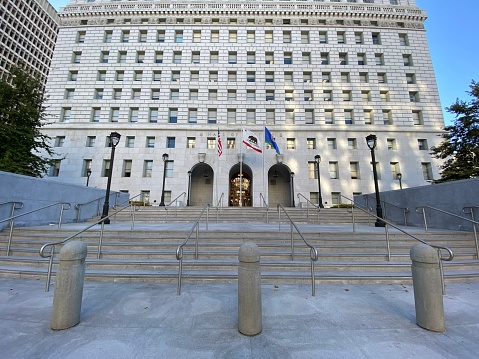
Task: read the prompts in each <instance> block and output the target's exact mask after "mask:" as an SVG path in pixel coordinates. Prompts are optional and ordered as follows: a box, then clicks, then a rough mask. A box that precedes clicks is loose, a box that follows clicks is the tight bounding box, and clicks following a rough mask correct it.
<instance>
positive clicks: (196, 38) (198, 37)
mask: <svg viewBox="0 0 479 359" xmlns="http://www.w3.org/2000/svg"><path fill="white" fill-rule="evenodd" d="M193 42H201V30H194V31H193Z"/></svg>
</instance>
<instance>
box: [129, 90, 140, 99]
mask: <svg viewBox="0 0 479 359" xmlns="http://www.w3.org/2000/svg"><path fill="white" fill-rule="evenodd" d="M140 97H141V89H131V98H132V100H139V99H140Z"/></svg>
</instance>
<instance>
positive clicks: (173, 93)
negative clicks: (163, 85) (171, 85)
mask: <svg viewBox="0 0 479 359" xmlns="http://www.w3.org/2000/svg"><path fill="white" fill-rule="evenodd" d="M179 98H180V90H179V89H171V90H170V100H172V101H178V100H179Z"/></svg>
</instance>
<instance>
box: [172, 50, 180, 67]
mask: <svg viewBox="0 0 479 359" xmlns="http://www.w3.org/2000/svg"><path fill="white" fill-rule="evenodd" d="M173 63H174V64H181V51H175V52H173Z"/></svg>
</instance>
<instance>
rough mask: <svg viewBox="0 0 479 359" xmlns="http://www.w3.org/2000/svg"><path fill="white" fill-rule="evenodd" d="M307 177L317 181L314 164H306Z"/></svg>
mask: <svg viewBox="0 0 479 359" xmlns="http://www.w3.org/2000/svg"><path fill="white" fill-rule="evenodd" d="M308 177H309V179H318V171H316V162H314V161H309V162H308Z"/></svg>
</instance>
